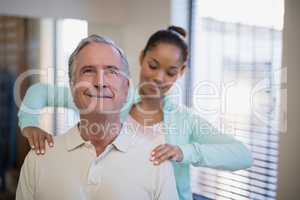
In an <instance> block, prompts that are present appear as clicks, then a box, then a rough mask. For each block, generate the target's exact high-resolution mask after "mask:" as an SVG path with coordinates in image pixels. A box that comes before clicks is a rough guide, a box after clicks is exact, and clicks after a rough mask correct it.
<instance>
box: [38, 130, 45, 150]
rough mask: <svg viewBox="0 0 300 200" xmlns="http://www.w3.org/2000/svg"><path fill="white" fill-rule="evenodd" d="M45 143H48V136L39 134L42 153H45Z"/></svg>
mask: <svg viewBox="0 0 300 200" xmlns="http://www.w3.org/2000/svg"><path fill="white" fill-rule="evenodd" d="M45 142H46V136H45V135H44V134H39V144H40V153H41V154H44V153H45Z"/></svg>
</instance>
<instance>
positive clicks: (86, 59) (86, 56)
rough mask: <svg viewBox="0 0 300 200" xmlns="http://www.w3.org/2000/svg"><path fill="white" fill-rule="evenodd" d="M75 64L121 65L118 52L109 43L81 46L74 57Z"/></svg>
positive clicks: (119, 66)
mask: <svg viewBox="0 0 300 200" xmlns="http://www.w3.org/2000/svg"><path fill="white" fill-rule="evenodd" d="M75 62H77V64H83V63H84V64H88V63H89V64H88V65H95V66H96V65H103V66H110V65H114V66H116V67H118V68H121V66H122V58H121V55H120V53H119V52H118V51H117V50H116V49H115V48H114V47H112V46H111V45H109V44H104V43H95V42H94V43H90V44H88V45H86V46H85V47H83V48H82V49H81V51H80V52H79V53H78V55H77V56H76V58H75Z"/></svg>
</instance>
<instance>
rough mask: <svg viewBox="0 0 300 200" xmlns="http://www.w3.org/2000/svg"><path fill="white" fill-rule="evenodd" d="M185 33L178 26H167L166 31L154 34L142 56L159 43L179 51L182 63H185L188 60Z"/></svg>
mask: <svg viewBox="0 0 300 200" xmlns="http://www.w3.org/2000/svg"><path fill="white" fill-rule="evenodd" d="M185 36H186V32H185V30H184V29H183V28H181V27H178V26H169V27H168V28H167V29H163V30H159V31H157V32H155V33H154V34H153V35H151V37H150V38H149V40H148V41H147V44H146V47H145V48H144V50H143V55H145V54H146V53H147V51H151V50H152V49H153V48H154V47H156V46H157V45H159V44H161V43H167V44H172V45H175V46H176V47H178V48H179V49H180V50H181V52H182V53H181V56H182V61H183V62H185V61H186V60H187V58H188V45H187V43H186V41H185Z"/></svg>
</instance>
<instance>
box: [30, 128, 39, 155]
mask: <svg viewBox="0 0 300 200" xmlns="http://www.w3.org/2000/svg"><path fill="white" fill-rule="evenodd" d="M32 135H33V143H34V146H35V153H36V154H37V155H39V154H40V145H39V134H37V133H33V134H32Z"/></svg>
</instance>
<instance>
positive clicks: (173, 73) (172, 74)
mask: <svg viewBox="0 0 300 200" xmlns="http://www.w3.org/2000/svg"><path fill="white" fill-rule="evenodd" d="M167 74H168V75H169V76H171V77H173V76H176V75H177V71H169V72H168V73H167Z"/></svg>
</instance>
